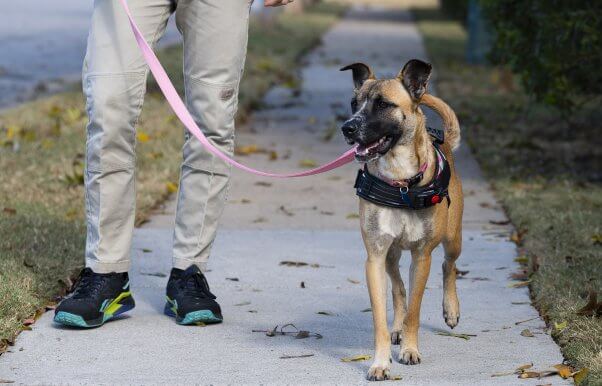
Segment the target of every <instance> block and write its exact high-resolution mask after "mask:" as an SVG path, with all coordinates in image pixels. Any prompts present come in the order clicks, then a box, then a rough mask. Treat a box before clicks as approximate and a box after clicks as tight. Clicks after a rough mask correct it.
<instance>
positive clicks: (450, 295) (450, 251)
mask: <svg viewBox="0 0 602 386" xmlns="http://www.w3.org/2000/svg"><path fill="white" fill-rule="evenodd" d="M450 236H451V237H450ZM443 249H444V251H445V260H444V261H443V319H444V320H445V324H447V325H448V326H449V327H451V328H454V327H456V326H457V325H458V322H459V321H460V302H459V301H458V294H457V292H456V260H457V259H458V257H459V256H460V252H461V250H462V232H461V231H459V232H454V233H453V235H448V238H445V239H444V240H443Z"/></svg>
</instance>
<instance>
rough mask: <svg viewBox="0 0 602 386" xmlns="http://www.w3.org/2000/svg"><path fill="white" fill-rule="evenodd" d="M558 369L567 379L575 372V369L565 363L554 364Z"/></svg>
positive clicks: (559, 373)
mask: <svg viewBox="0 0 602 386" xmlns="http://www.w3.org/2000/svg"><path fill="white" fill-rule="evenodd" d="M552 367H554V368H555V369H556V370H558V375H560V376H561V377H562V378H563V379H567V378H568V377H570V376H571V375H572V374H573V369H572V368H570V367H569V366H567V365H564V364H557V365H554V366H552Z"/></svg>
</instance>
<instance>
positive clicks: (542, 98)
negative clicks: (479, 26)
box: [441, 0, 602, 118]
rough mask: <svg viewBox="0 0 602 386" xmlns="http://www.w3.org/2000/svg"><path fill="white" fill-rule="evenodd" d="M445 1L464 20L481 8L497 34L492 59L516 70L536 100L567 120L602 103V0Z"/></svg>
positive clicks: (448, 10) (445, 7) (452, 14)
mask: <svg viewBox="0 0 602 386" xmlns="http://www.w3.org/2000/svg"><path fill="white" fill-rule="evenodd" d="M441 5H442V9H443V11H444V12H446V13H447V14H448V15H449V16H450V17H453V18H455V19H457V20H460V21H462V22H463V23H466V20H467V16H468V14H469V10H470V9H471V7H478V8H480V9H481V10H482V12H480V14H481V15H482V17H483V18H484V19H485V20H484V22H485V23H487V24H488V26H489V31H490V32H491V34H492V39H491V46H490V47H488V48H489V59H490V60H491V61H492V62H493V63H494V64H499V65H504V66H507V67H508V68H509V69H510V70H511V71H512V72H513V73H514V74H516V75H517V76H518V78H519V79H520V81H521V82H522V85H523V86H524V88H525V90H527V92H528V93H529V95H530V96H531V97H532V98H533V99H534V100H535V101H537V102H540V103H544V104H546V105H549V106H553V107H554V108H556V109H557V110H558V111H560V112H561V113H562V115H563V117H565V118H570V115H572V114H573V113H575V112H579V111H581V109H582V108H583V107H585V106H586V105H588V104H589V103H592V102H593V103H596V102H599V98H600V94H602V72H601V71H600V68H601V67H602V2H601V1H574V0H573V1H571V0H441ZM468 29H469V31H470V28H468Z"/></svg>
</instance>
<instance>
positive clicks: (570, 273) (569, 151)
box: [414, 9, 602, 385]
mask: <svg viewBox="0 0 602 386" xmlns="http://www.w3.org/2000/svg"><path fill="white" fill-rule="evenodd" d="M414 14H415V16H416V19H417V21H418V26H419V29H420V31H421V32H422V34H423V35H424V38H425V44H426V46H427V50H428V53H429V56H430V58H431V60H432V61H433V64H434V67H435V70H436V72H437V89H438V92H439V94H440V95H441V96H442V97H443V98H444V99H445V100H446V101H448V102H449V103H450V104H451V105H452V106H453V107H454V109H455V110H456V112H457V113H458V116H459V118H460V122H461V124H462V128H463V132H462V134H463V136H464V138H465V139H466V140H467V141H468V143H469V144H470V146H471V148H472V150H473V152H474V154H475V155H476V157H477V159H478V161H479V163H480V164H481V166H482V167H483V168H484V170H485V173H486V175H487V177H488V178H489V179H490V181H491V183H492V185H493V187H494V188H495V190H496V195H497V197H498V199H499V200H500V201H501V203H502V204H503V206H504V208H505V210H506V212H507V214H508V216H509V218H510V219H511V220H512V223H513V224H514V225H515V226H516V228H517V229H518V231H519V232H518V233H519V234H520V236H521V237H514V240H515V241H516V242H517V244H518V248H519V252H520V253H521V254H522V255H525V256H527V257H529V262H528V263H527V267H526V269H527V270H528V273H529V275H530V278H529V280H530V289H531V296H532V300H533V303H534V305H535V306H536V307H537V308H538V309H539V311H540V313H541V314H542V316H543V317H544V318H545V320H546V322H547V323H548V325H549V326H550V331H551V334H552V336H553V338H554V339H555V340H556V342H558V344H559V345H560V347H561V349H562V352H563V354H564V356H565V358H566V359H567V361H568V363H569V364H570V365H572V366H573V367H574V368H575V369H582V368H587V369H588V370H589V376H588V377H587V378H586V379H585V381H584V384H586V383H587V384H591V385H594V384H598V385H600V384H602V319H601V318H600V317H596V316H581V315H578V314H577V311H578V310H579V309H580V308H581V307H583V306H584V305H585V304H586V302H587V295H588V292H590V291H596V292H597V293H598V294H599V295H598V298H599V299H600V298H601V297H602V183H601V182H602V176H601V174H600V166H601V165H602V162H601V161H602V151H601V150H600V149H601V148H602V147H601V145H602V141H601V140H600V129H601V127H600V126H601V123H600V122H602V120H601V118H602V108H601V106H600V103H599V101H600V98H599V97H598V99H597V101H598V103H597V105H594V104H592V105H590V106H589V107H588V108H587V109H586V111H584V112H582V113H581V114H579V115H577V116H575V117H573V119H572V121H571V122H570V123H566V122H565V121H563V120H562V118H561V116H560V115H559V114H558V113H556V112H554V111H551V110H550V109H547V108H544V107H541V106H537V105H535V104H534V103H533V102H532V101H531V100H530V99H529V97H528V96H527V95H526V94H525V93H524V91H523V90H521V87H520V85H519V84H518V81H517V80H516V79H514V77H513V76H512V74H510V73H508V72H507V71H504V70H502V69H500V68H495V67H491V66H471V65H468V64H466V63H465V61H464V54H465V43H466V32H465V30H464V28H463V27H462V26H461V25H460V24H459V23H458V22H456V21H452V20H449V19H448V18H446V17H445V16H444V15H442V14H441V12H440V11H439V10H438V9H417V10H415V11H414ZM534 359H535V358H534ZM518 365H520V364H517V366H518ZM550 365H553V364H552V363H550ZM544 383H546V382H544Z"/></svg>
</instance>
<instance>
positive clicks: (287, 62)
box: [0, 2, 344, 353]
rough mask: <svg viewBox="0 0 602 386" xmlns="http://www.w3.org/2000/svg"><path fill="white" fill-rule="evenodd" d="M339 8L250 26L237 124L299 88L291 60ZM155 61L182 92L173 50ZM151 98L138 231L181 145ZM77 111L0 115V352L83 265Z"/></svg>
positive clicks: (30, 107)
mask: <svg viewBox="0 0 602 386" xmlns="http://www.w3.org/2000/svg"><path fill="white" fill-rule="evenodd" d="M343 10H344V7H343V6H341V5H336V4H333V3H330V2H328V3H319V4H317V5H315V6H312V7H311V8H309V9H307V10H306V12H305V13H303V14H301V15H292V14H285V13H282V14H278V16H276V19H275V20H274V21H273V23H270V24H263V23H261V22H260V21H259V20H255V19H253V20H252V22H251V26H250V30H251V34H250V38H249V51H248V59H247V62H246V74H245V77H244V79H243V82H242V84H241V91H240V110H239V115H238V117H237V118H238V120H239V122H240V121H243V120H244V119H245V117H247V116H248V114H249V113H250V112H251V111H252V110H253V109H254V108H257V107H258V106H260V104H261V98H262V96H263V95H264V93H265V92H266V91H267V90H268V89H269V88H270V87H271V86H273V85H275V84H284V85H285V86H288V87H296V86H297V82H298V80H297V79H298V78H297V76H296V71H297V69H298V67H299V65H300V61H299V60H298V59H299V57H300V56H301V55H302V54H303V53H305V52H306V51H308V50H309V49H310V48H311V47H313V46H314V45H315V44H317V43H318V42H319V40H320V37H321V36H322V34H323V33H324V32H325V31H326V30H327V29H328V27H329V26H330V25H332V23H333V22H335V21H336V20H337V18H338V17H339V16H340V14H341V12H342V11H343ZM159 56H160V58H161V60H162V63H163V64H164V66H165V67H166V69H167V71H168V73H170V75H171V77H172V79H173V80H174V83H175V84H176V87H178V88H180V89H181V85H182V75H181V68H182V64H181V52H180V49H179V48H177V47H173V48H167V49H165V50H163V51H162V52H160V55H159ZM149 90H150V93H149V95H148V96H147V98H146V102H145V106H144V109H143V113H142V117H141V119H140V121H139V124H138V146H137V151H138V165H137V166H138V173H137V182H138V192H137V194H138V195H137V208H138V214H137V222H138V223H140V222H142V221H144V219H145V218H146V217H147V216H148V214H149V213H150V211H151V210H152V208H153V207H155V206H156V205H158V204H159V203H160V202H161V201H163V200H164V199H165V198H166V197H167V196H168V195H169V194H170V193H171V192H173V191H174V189H175V188H176V185H175V184H176V182H177V180H178V166H179V161H180V157H181V150H180V148H181V145H182V139H183V134H182V133H183V128H182V126H181V125H180V124H179V122H177V119H176V118H175V116H174V115H173V113H172V112H171V110H170V109H169V107H168V106H167V104H166V103H165V102H164V100H163V98H162V96H161V95H159V94H158V93H157V90H156V86H154V85H153V84H152V81H151V87H150V88H149ZM83 107H84V106H83V100H82V96H81V93H80V92H66V93H62V94H59V95H55V96H52V97H49V98H45V99H43V100H39V101H35V102H31V103H27V104H25V105H22V106H20V107H18V108H15V109H12V110H10V111H8V112H5V113H3V114H2V115H0V170H1V171H2V172H1V174H0V353H2V352H3V351H4V350H5V349H6V348H7V346H8V345H10V344H11V343H12V342H13V340H14V337H15V335H16V334H17V333H18V332H19V331H21V330H22V329H23V328H24V326H23V321H24V320H25V319H27V318H30V317H32V316H34V315H35V314H36V312H37V311H39V310H41V309H43V308H44V306H45V305H47V304H49V303H50V302H52V301H53V299H54V298H55V297H56V296H59V295H61V294H62V293H64V292H65V291H66V290H67V288H68V287H69V285H70V283H71V280H73V278H74V275H76V274H77V272H78V271H79V269H80V268H81V267H82V265H83V247H84V231H85V229H84V221H83V209H84V205H83V188H82V184H83V177H82V171H83V170H82V168H83V163H82V161H83V152H84V144H85V123H86V117H85V115H84V110H83Z"/></svg>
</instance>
